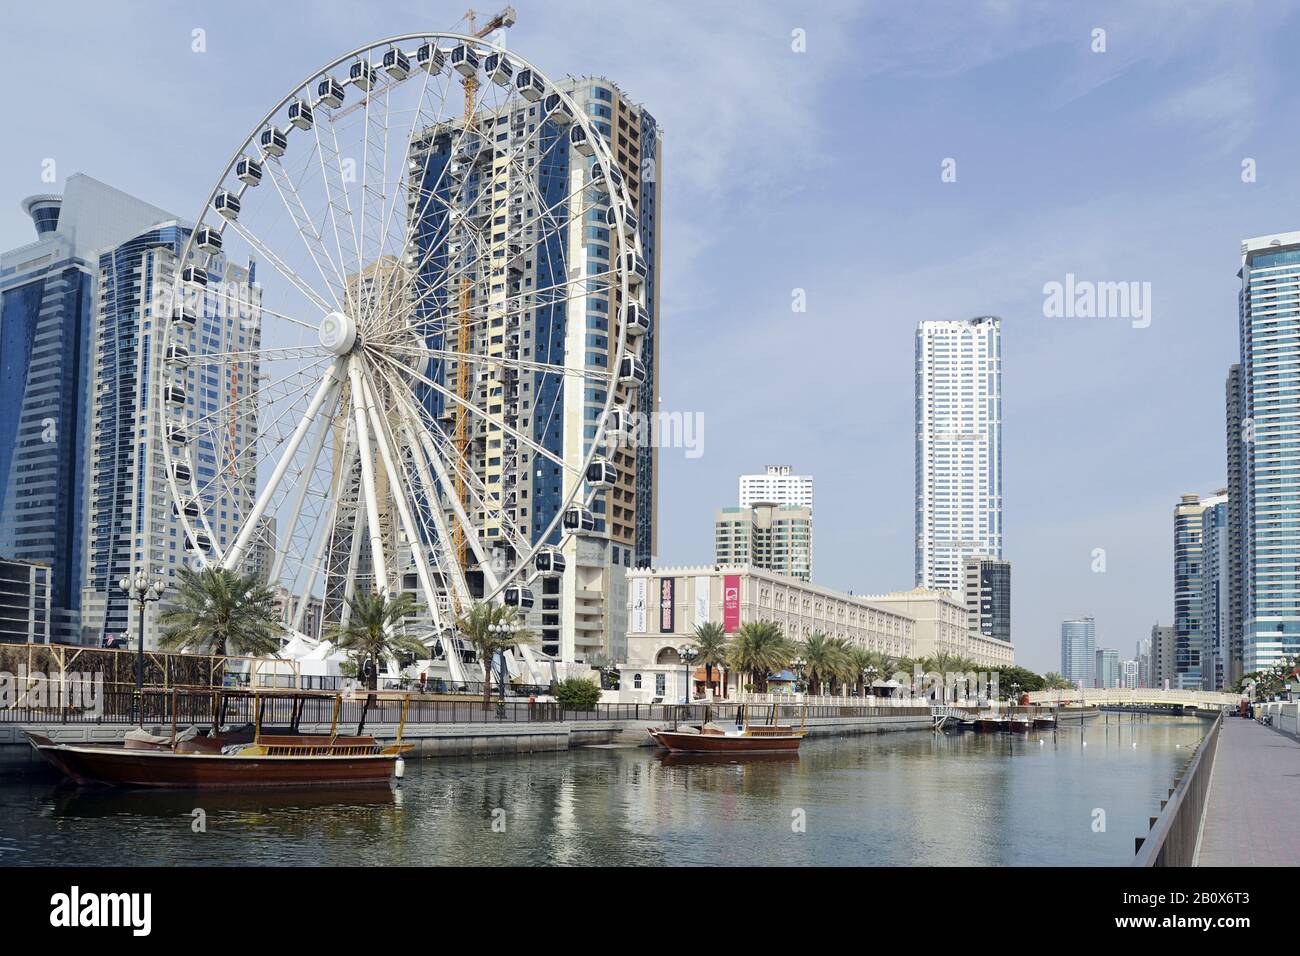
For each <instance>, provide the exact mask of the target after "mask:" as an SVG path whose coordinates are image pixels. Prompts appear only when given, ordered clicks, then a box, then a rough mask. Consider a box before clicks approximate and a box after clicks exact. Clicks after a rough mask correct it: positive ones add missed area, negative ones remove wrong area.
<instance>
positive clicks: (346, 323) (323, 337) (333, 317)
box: [320, 312, 357, 355]
mask: <svg viewBox="0 0 1300 956" xmlns="http://www.w3.org/2000/svg"><path fill="white" fill-rule="evenodd" d="M356 341H357V324H356V322H354V321H352V318H351V316H347V315H344V314H343V313H342V312H331V313H330V314H329V315H327V316H325V318H324V319H322V320H321V323H320V344H321V345H323V346H325V348H326V350H328V351H330V352H333V353H334V354H335V355H347V354H348V353H349V352H351V351H352V346H354V345H355V344H356Z"/></svg>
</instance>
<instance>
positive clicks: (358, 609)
mask: <svg viewBox="0 0 1300 956" xmlns="http://www.w3.org/2000/svg"><path fill="white" fill-rule="evenodd" d="M348 603H349V605H350V606H351V608H352V610H351V613H350V614H349V616H348V621H347V623H346V624H336V625H334V626H333V627H330V628H328V629H327V630H326V634H325V636H326V637H327V638H328V639H329V640H331V641H333V642H334V643H335V644H336V645H337V646H338V647H340V648H341V649H343V650H345V651H353V652H354V653H356V654H357V656H359V657H360V658H361V659H362V660H363V661H364V660H367V659H369V660H372V661H374V663H375V667H374V670H372V671H370V673H368V674H367V675H366V689H367V690H375V689H376V688H378V686H379V664H380V662H381V661H383V660H384V659H385V658H386V657H396V656H397V655H398V654H400V653H403V652H405V653H408V654H417V655H424V654H426V653H427V648H426V647H425V646H424V644H423V643H421V642H420V641H419V640H418V639H417V638H414V637H412V636H410V635H408V634H407V633H406V632H405V630H404V629H403V626H402V624H403V622H404V621H405V620H406V618H408V617H410V616H411V615H412V614H416V613H418V612H419V610H420V607H419V605H418V604H416V603H415V599H414V598H413V597H411V595H409V594H399V595H397V596H396V597H394V598H389V597H388V595H386V594H381V593H380V592H378V591H374V592H371V593H369V594H365V593H362V594H358V595H357V596H356V597H354V598H353V599H352V600H351V601H349V602H348Z"/></svg>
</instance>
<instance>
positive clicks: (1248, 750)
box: [1196, 717, 1300, 866]
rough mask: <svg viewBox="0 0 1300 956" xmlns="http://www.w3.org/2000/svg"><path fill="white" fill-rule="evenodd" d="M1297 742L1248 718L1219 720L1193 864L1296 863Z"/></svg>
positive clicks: (1299, 846)
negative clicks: (1208, 791) (1202, 820)
mask: <svg viewBox="0 0 1300 956" xmlns="http://www.w3.org/2000/svg"><path fill="white" fill-rule="evenodd" d="M1298 798H1300V742H1298V741H1296V740H1295V738H1293V737H1290V736H1288V735H1286V734H1282V733H1279V732H1277V731H1276V730H1270V729H1269V728H1267V727H1264V726H1263V725H1261V724H1258V723H1256V722H1255V721H1253V720H1242V719H1240V718H1238V717H1224V718H1223V729H1222V730H1221V731H1220V733H1219V748H1218V752H1217V754H1216V755H1215V758H1214V772H1213V774H1212V775H1211V776H1210V794H1209V803H1208V806H1207V807H1206V811H1205V822H1204V828H1203V830H1202V832H1201V845H1200V849H1199V852H1198V853H1197V857H1196V865H1197V866H1295V865H1296V864H1297V863H1298V862H1300V816H1297V814H1296V813H1295V806H1296V802H1297V799H1298Z"/></svg>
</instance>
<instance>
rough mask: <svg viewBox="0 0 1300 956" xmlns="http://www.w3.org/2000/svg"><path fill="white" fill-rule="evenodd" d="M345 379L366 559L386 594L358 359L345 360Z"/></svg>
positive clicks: (380, 528)
mask: <svg viewBox="0 0 1300 956" xmlns="http://www.w3.org/2000/svg"><path fill="white" fill-rule="evenodd" d="M347 366H348V380H349V382H350V383H351V385H352V414H353V415H354V416H355V419H356V428H357V450H358V452H359V453H360V455H361V494H362V497H363V499H364V501H365V506H366V526H367V531H368V533H369V535H370V562H371V564H372V565H373V566H374V571H375V591H376V593H378V594H382V595H385V596H387V595H389V594H391V593H392V592H391V591H390V590H389V586H388V559H387V556H386V555H385V553H384V535H383V526H382V525H381V524H380V521H379V495H378V493H377V491H376V487H375V460H374V457H373V453H372V451H371V445H370V431H369V428H368V426H367V423H366V418H367V417H368V412H367V408H366V404H367V403H366V393H365V389H364V388H363V387H362V380H361V361H360V360H359V359H358V358H357V357H356V356H353V357H351V358H349V359H348V362H347Z"/></svg>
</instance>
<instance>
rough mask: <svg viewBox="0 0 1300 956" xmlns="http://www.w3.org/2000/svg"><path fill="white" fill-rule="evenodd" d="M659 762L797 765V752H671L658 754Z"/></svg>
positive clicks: (677, 763)
mask: <svg viewBox="0 0 1300 956" xmlns="http://www.w3.org/2000/svg"><path fill="white" fill-rule="evenodd" d="M657 756H658V757H659V762H660V763H661V764H663V765H664V766H665V767H691V766H714V767H718V766H723V767H725V766H729V765H733V764H739V765H744V764H755V763H798V762H799V751H797V750H767V751H762V752H759V753H678V752H674V751H672V750H661V751H659V752H658V754H657Z"/></svg>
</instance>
